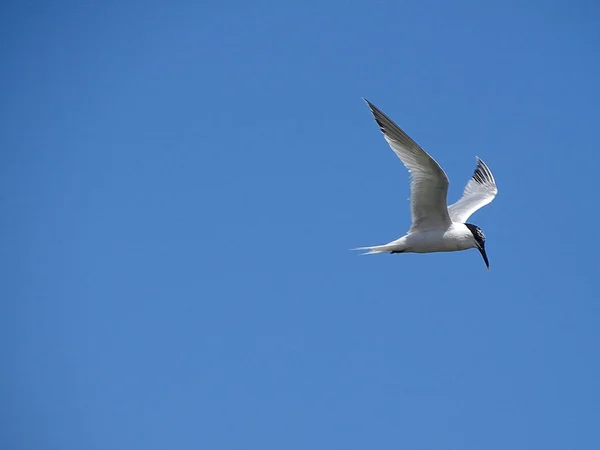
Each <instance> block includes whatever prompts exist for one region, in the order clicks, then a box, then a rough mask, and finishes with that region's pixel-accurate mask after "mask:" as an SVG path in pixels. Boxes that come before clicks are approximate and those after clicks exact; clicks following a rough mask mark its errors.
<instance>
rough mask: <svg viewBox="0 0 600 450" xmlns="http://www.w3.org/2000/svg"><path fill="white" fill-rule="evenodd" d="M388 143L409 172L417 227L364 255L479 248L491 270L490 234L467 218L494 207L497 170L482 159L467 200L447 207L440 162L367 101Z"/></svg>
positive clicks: (466, 191)
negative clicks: (487, 236)
mask: <svg viewBox="0 0 600 450" xmlns="http://www.w3.org/2000/svg"><path fill="white" fill-rule="evenodd" d="M364 100H365V102H367V105H369V108H370V109H371V112H372V113H373V117H374V118H375V121H376V122H377V124H378V125H379V128H380V129H381V131H382V133H383V136H384V137H385V140H386V141H387V142H388V144H389V145H390V147H391V148H392V150H393V151H394V153H396V155H397V156H398V158H400V160H401V161H402V163H403V164H404V165H405V166H406V168H407V169H408V171H409V173H410V212H411V219H412V224H411V227H410V229H409V230H408V233H407V234H406V235H404V236H402V237H401V238H399V239H396V240H395V241H392V242H389V243H387V244H385V245H376V246H373V247H360V248H357V249H356V250H367V252H366V253H363V254H365V255H370V254H375V253H433V252H456V251H460V250H468V249H470V248H476V249H478V250H479V252H480V253H481V256H482V257H483V260H484V261H485V265H486V266H487V268H488V270H489V268H490V263H489V261H488V257H487V253H486V251H485V235H484V234H483V231H481V228H479V227H478V226H477V225H473V224H471V223H466V221H467V219H468V218H469V217H470V216H471V214H473V213H474V212H475V211H477V210H478V209H480V208H482V207H483V206H485V205H487V204H489V203H490V202H491V201H492V200H494V197H496V194H497V193H498V188H497V187H496V181H495V180H494V176H493V175H492V171H491V170H490V168H489V167H488V166H487V165H486V163H485V162H483V160H481V159H479V158H476V159H477V167H476V169H475V173H474V174H473V176H472V177H471V179H470V180H469V182H468V183H467V185H466V186H465V190H464V192H463V195H462V197H461V198H460V200H458V201H457V202H456V203H453V204H452V205H450V206H446V205H447V200H446V197H447V194H448V177H447V176H446V173H445V172H444V171H443V170H442V168H441V167H440V166H439V164H438V163H437V162H436V161H435V159H433V158H432V157H431V156H430V155H429V154H428V153H427V152H426V151H425V150H423V149H422V148H421V147H420V146H419V145H418V144H417V143H416V142H415V141H413V140H412V139H411V138H410V136H409V135H408V134H406V133H405V132H404V131H402V129H401V128H400V127H399V126H398V125H396V124H395V123H394V122H393V121H392V120H391V119H390V118H389V117H388V116H386V115H385V114H384V113H383V112H382V111H381V110H380V109H378V108H377V107H376V106H375V105H373V104H372V103H371V102H369V101H368V100H367V99H364Z"/></svg>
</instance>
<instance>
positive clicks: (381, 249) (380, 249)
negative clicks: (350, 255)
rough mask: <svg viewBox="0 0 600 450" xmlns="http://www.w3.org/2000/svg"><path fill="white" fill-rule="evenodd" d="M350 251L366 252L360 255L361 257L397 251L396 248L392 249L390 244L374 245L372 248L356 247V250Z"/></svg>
mask: <svg viewBox="0 0 600 450" xmlns="http://www.w3.org/2000/svg"><path fill="white" fill-rule="evenodd" d="M352 250H359V251H360V250H366V252H364V253H361V256H362V255H375V254H378V253H391V252H393V251H399V250H397V249H396V248H394V246H393V245H390V244H385V245H375V246H373V247H358V248H353V249H352Z"/></svg>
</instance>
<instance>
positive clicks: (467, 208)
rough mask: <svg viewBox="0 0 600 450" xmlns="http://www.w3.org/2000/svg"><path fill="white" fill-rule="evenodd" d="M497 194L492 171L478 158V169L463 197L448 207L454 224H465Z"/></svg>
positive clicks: (466, 187)
mask: <svg viewBox="0 0 600 450" xmlns="http://www.w3.org/2000/svg"><path fill="white" fill-rule="evenodd" d="M497 193H498V188H497V187H496V180H494V175H492V171H491V170H490V168H489V167H488V166H487V164H486V163H484V162H483V160H481V159H479V158H477V168H476V169H475V173H474V174H473V176H472V177H471V179H470V180H469V182H468V183H467V185H466V186H465V190H464V192H463V195H462V197H461V198H460V200H459V201H457V202H456V203H453V204H452V205H450V206H448V212H449V213H450V218H451V219H452V221H453V222H461V223H465V222H466V221H467V219H468V218H469V217H470V216H471V214H473V213H474V212H475V211H477V210H478V209H479V208H483V207H484V206H485V205H487V204H488V203H491V201H492V200H494V197H496V194H497Z"/></svg>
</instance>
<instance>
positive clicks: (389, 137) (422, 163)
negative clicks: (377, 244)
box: [364, 99, 451, 231]
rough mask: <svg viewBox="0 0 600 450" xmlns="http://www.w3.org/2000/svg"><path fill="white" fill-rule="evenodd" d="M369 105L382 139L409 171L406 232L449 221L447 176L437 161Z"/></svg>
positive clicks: (448, 222) (449, 222)
mask: <svg viewBox="0 0 600 450" xmlns="http://www.w3.org/2000/svg"><path fill="white" fill-rule="evenodd" d="M364 100H365V102H367V105H369V108H370V109H371V112H372V113H373V117H374V118H375V121H376V122H377V124H378V125H379V128H381V131H382V132H383V136H384V137H385V140H386V141H387V142H388V144H390V147H391V148H392V150H393V151H394V153H396V155H397V156H398V158H400V160H401V161H402V163H403V164H404V165H405V166H406V168H407V169H408V171H409V173H410V211H411V217H412V225H411V227H410V231H415V230H417V229H418V230H427V229H431V228H442V227H444V226H448V225H450V224H451V221H450V216H449V215H448V208H447V206H446V204H447V194H448V177H447V176H446V173H445V172H444V171H443V170H442V168H441V167H440V166H439V164H438V163H437V162H436V161H435V160H434V159H433V158H432V157H431V156H429V154H428V153H427V152H426V151H425V150H423V149H422V148H421V147H419V145H418V144H417V143H416V142H415V141H413V140H412V139H411V138H410V136H409V135H408V134H406V133H405V132H404V131H402V129H401V128H400V127H399V126H398V125H396V124H395V123H394V122H392V120H391V119H390V118H389V117H388V116H386V115H385V114H384V113H383V112H381V111H380V110H379V109H378V108H377V107H376V106H375V105H373V104H372V103H371V102H369V101H368V100H367V99H364Z"/></svg>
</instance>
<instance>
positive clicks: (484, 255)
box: [477, 245, 490, 270]
mask: <svg viewBox="0 0 600 450" xmlns="http://www.w3.org/2000/svg"><path fill="white" fill-rule="evenodd" d="M477 249H478V250H479V253H481V256H482V257H483V260H484V261H485V265H486V266H487V268H488V270H490V262H489V261H488V257H487V253H486V252H485V245H478V246H477Z"/></svg>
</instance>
